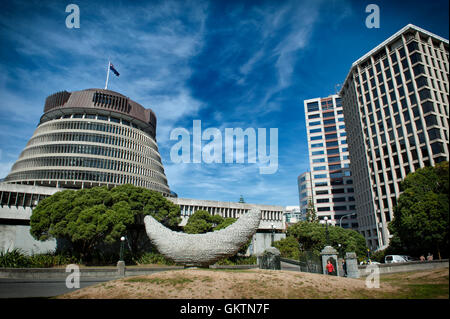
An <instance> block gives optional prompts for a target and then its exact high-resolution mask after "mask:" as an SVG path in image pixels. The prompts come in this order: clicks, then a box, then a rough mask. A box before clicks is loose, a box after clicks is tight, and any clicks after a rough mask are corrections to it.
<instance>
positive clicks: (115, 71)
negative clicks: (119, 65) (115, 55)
mask: <svg viewBox="0 0 450 319" xmlns="http://www.w3.org/2000/svg"><path fill="white" fill-rule="evenodd" d="M109 69H110V70H111V71H113V72H114V74H115V75H117V76H119V75H120V74H119V72H117V70H116V69H115V68H114V65H113V64H112V63H110V64H109Z"/></svg>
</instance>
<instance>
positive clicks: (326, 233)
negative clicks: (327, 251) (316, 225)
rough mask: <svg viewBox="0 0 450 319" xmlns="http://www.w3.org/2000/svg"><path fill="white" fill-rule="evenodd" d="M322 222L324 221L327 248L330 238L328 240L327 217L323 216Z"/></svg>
mask: <svg viewBox="0 0 450 319" xmlns="http://www.w3.org/2000/svg"><path fill="white" fill-rule="evenodd" d="M324 220H325V225H326V226H325V227H326V228H325V236H326V238H327V246H329V245H330V238H329V236H328V217H327V216H325V218H324Z"/></svg>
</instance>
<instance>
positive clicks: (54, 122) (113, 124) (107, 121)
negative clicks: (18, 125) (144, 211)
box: [5, 89, 170, 196]
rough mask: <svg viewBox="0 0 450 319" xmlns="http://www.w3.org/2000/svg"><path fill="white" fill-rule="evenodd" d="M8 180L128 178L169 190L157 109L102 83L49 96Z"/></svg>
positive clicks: (113, 181)
mask: <svg viewBox="0 0 450 319" xmlns="http://www.w3.org/2000/svg"><path fill="white" fill-rule="evenodd" d="M5 182H7V183H16V184H28V185H40V186H50V187H63V188H85V187H93V186H100V185H107V186H114V185H120V184H127V183H129V184H133V185H136V186H141V187H145V188H148V189H152V190H155V191H158V192H161V193H162V194H163V195H165V196H170V189H169V186H168V184H167V178H166V176H165V173H164V167H163V165H162V162H161V156H160V155H159V151H158V146H157V144H156V116H155V113H153V111H152V110H151V109H146V108H144V107H143V106H142V105H140V104H138V103H136V102H134V101H132V100H130V99H129V98H127V97H126V96H124V95H122V94H120V93H117V92H114V91H110V90H103V89H87V90H82V91H76V92H66V91H63V92H58V93H55V94H53V95H50V96H49V97H47V99H46V101H45V106H44V114H43V115H42V117H41V119H40V122H39V125H38V127H37V129H36V130H35V132H34V134H33V136H32V137H31V139H30V140H29V141H28V143H27V145H26V147H25V149H24V150H23V151H22V153H21V154H20V157H19V159H18V160H17V162H16V163H15V164H14V165H13V167H12V169H11V172H10V173H9V175H8V176H7V177H6V178H5Z"/></svg>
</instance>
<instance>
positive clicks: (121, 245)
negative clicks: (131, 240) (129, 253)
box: [119, 236, 125, 261]
mask: <svg viewBox="0 0 450 319" xmlns="http://www.w3.org/2000/svg"><path fill="white" fill-rule="evenodd" d="M124 244H125V237H124V236H122V237H120V258H119V260H120V261H123V246H124Z"/></svg>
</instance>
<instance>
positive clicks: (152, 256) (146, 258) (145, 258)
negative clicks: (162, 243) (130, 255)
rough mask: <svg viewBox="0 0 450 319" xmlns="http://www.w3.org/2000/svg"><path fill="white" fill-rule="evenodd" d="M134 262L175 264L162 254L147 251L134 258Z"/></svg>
mask: <svg viewBox="0 0 450 319" xmlns="http://www.w3.org/2000/svg"><path fill="white" fill-rule="evenodd" d="M134 262H135V263H136V264H141V265H142V264H144V265H145V264H158V265H167V266H172V265H175V262H173V261H172V260H170V259H167V258H166V257H164V255H162V254H160V253H156V252H149V253H145V254H143V255H142V256H141V257H139V258H137V259H134Z"/></svg>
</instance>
